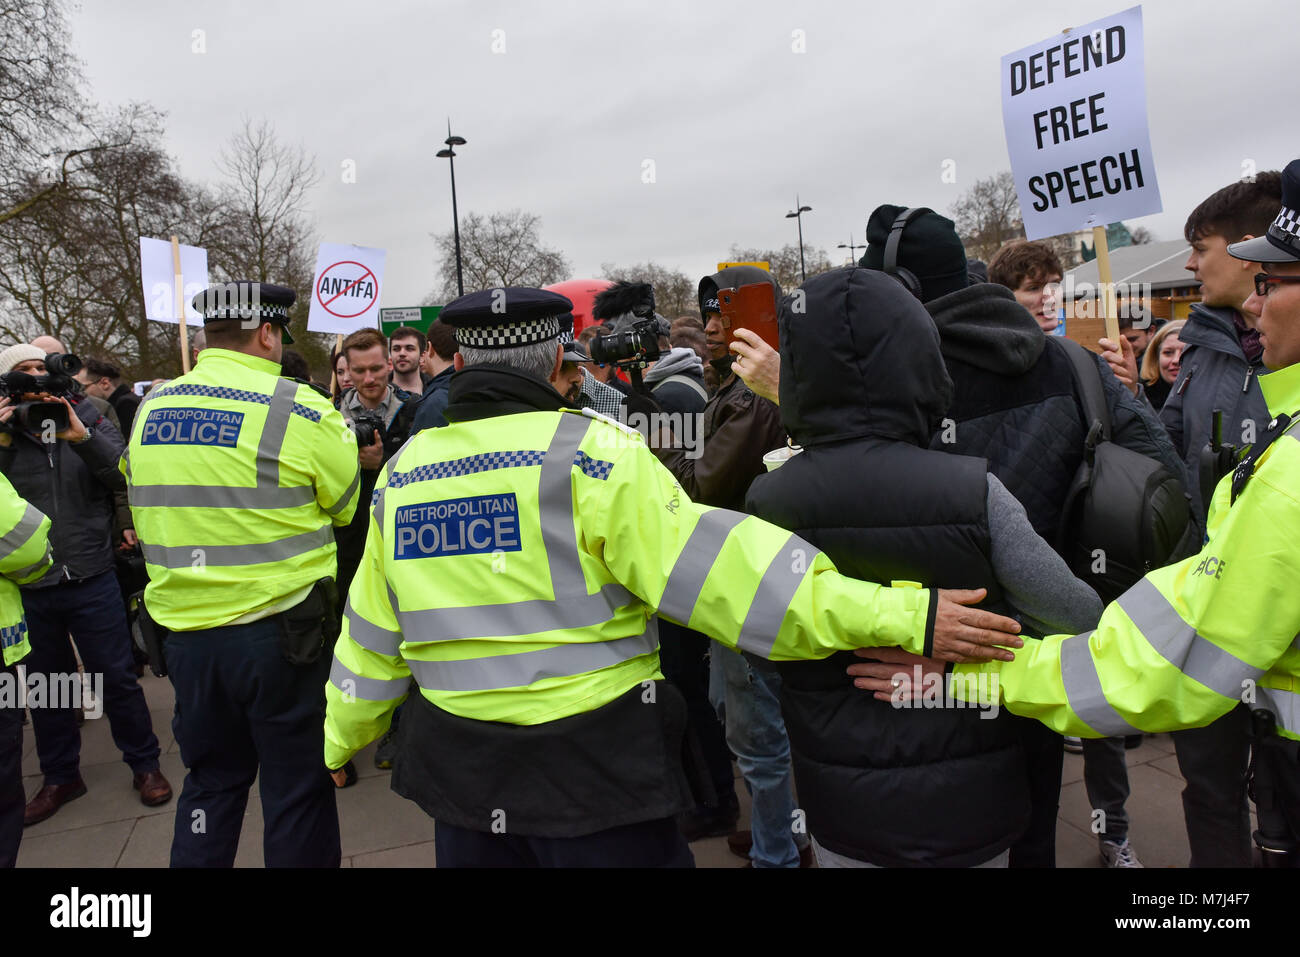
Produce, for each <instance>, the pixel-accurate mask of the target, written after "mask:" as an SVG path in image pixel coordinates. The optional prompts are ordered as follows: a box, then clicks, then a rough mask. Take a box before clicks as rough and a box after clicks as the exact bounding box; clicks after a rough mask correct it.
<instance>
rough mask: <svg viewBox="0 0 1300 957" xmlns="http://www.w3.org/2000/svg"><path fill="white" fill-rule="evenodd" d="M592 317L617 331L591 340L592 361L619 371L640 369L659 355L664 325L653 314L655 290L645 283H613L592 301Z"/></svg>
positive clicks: (664, 331)
mask: <svg viewBox="0 0 1300 957" xmlns="http://www.w3.org/2000/svg"><path fill="white" fill-rule="evenodd" d="M591 314H592V318H593V319H596V320H598V321H600V322H604V323H612V324H613V325H614V328H615V329H616V330H618V331H615V332H613V333H611V334H610V335H605V336H597V337H596V338H595V339H593V340H591V346H590V352H591V360H592V361H593V362H598V363H600V364H601V365H615V366H618V367H619V368H622V369H632V368H637V369H639V368H641V367H643V366H645V364H646V363H649V362H654V361H655V360H656V359H658V358H659V357H660V355H661V353H660V351H659V337H660V335H667V334H668V330H667V328H666V326H667V324H666V323H663V322H662V320H661V319H660V318H659V317H658V316H656V315H655V293H654V287H653V286H651V285H650V283H648V282H616V283H615V284H614V285H613V286H611V287H610V288H608V289H605V290H602V291H601V292H600V293H598V294H597V295H596V298H595V300H594V301H593V302H592V310H591Z"/></svg>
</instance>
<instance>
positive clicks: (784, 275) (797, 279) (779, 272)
mask: <svg viewBox="0 0 1300 957" xmlns="http://www.w3.org/2000/svg"><path fill="white" fill-rule="evenodd" d="M728 255H729V256H730V257H731V261H732V262H765V263H768V264H769V265H770V267H771V269H772V274H773V275H774V276H776V281H777V282H779V283H780V284H781V291H782V292H783V293H787V292H790V291H791V290H793V289H797V288H798V287H799V286H800V285H802V284H803V278H802V273H801V271H800V268H799V247H798V246H796V245H787V246H782V247H781V248H780V249H757V248H752V247H751V248H741V247H740V246H738V245H734V244H733V245H732V247H731V251H730V252H729V253H728ZM803 259H804V265H805V267H806V268H807V270H808V277H809V278H812V277H813V276H816V275H818V274H819V273H824V272H827V271H828V270H831V269H834V268H835V264H834V263H833V262H831V260H830V257H829V256H827V255H826V250H824V249H819V248H817V247H815V246H804V248H803Z"/></svg>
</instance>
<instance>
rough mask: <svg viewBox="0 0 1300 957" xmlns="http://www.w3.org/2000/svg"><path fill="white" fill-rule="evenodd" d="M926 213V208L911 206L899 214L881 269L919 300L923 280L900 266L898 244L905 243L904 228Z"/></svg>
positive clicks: (887, 243)
mask: <svg viewBox="0 0 1300 957" xmlns="http://www.w3.org/2000/svg"><path fill="white" fill-rule="evenodd" d="M924 212H928V210H927V209H926V208H925V207H924V206H911V207H909V208H907V209H905V210H903V211H902V212H901V213H899V214H898V218H897V219H895V220H894V225H892V226H891V227H889V239H887V240H885V261H884V264H883V265H882V267H881V268H882V269H883V270H884V271H885V272H886V273H888V274H889V275H891V276H893V277H894V278H895V279H897V280H898V281H899V282H901V283H902V284H903V285H904V286H905V287H906V288H907V291H908V292H910V293H911V294H912V295H914V296H915V297H916V298H917V299H921V280H919V279H917V278H916V276H915V275H914V274H913V273H912V271H911V270H910V269H904V268H903V267H901V266H899V265H898V244H899V243H901V242H902V241H903V229H904V227H906V226H907V224H908V223H909V222H910V221H911V220H913V219H915V218H916V217H917V216H919V215H920V214H921V213H924Z"/></svg>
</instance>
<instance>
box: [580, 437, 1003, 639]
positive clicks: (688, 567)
mask: <svg viewBox="0 0 1300 957" xmlns="http://www.w3.org/2000/svg"><path fill="white" fill-rule="evenodd" d="M597 427H599V428H614V426H606V425H600V426H597ZM614 458H615V462H614V465H613V468H612V469H611V471H610V480H609V481H607V482H600V483H592V486H590V487H592V488H595V489H596V491H595V492H593V494H595V495H598V496H599V500H598V501H595V502H592V503H591V507H592V508H593V510H594V515H595V521H594V523H593V527H588V526H587V525H586V524H585V523H584V527H583V531H584V533H585V534H587V535H588V536H589V545H590V547H591V548H592V549H593V551H595V552H596V554H597V555H598V556H599V557H600V558H601V560H602V561H603V562H604V563H605V565H606V567H607V568H609V570H610V572H611V573H612V574H613V575H614V577H615V578H616V579H617V580H618V581H619V582H620V583H621V584H623V585H624V586H625V587H626V588H627V589H628V590H629V591H631V592H633V593H634V594H636V595H637V596H638V597H640V598H641V599H642V600H643V601H645V602H647V603H648V604H649V605H651V606H652V607H655V608H657V609H658V610H659V612H660V614H662V615H665V616H667V617H668V618H670V619H672V620H674V621H678V622H681V623H682V624H685V625H688V626H689V627H691V628H693V629H696V630H697V631H701V632H703V633H705V634H707V635H710V636H712V637H714V638H716V639H717V640H718V641H721V642H722V643H724V644H726V645H729V646H731V647H739V648H740V649H742V650H744V651H749V652H752V653H754V654H757V655H760V656H762V657H765V658H771V659H775V660H795V659H801V658H824V657H826V656H827V655H829V654H831V653H832V652H834V651H840V650H848V649H851V648H857V647H862V646H867V645H901V646H902V647H903V648H905V649H907V650H910V651H915V652H917V653H922V652H925V653H928V654H931V655H933V656H935V657H940V658H943V659H945V660H949V661H956V660H968V659H979V660H984V659H987V658H989V657H991V656H995V655H996V656H998V657H1000V658H1003V659H1004V660H1009V659H1010V658H1012V657H1013V656H1012V654H1011V652H1009V651H1005V650H1003V649H1000V648H995V647H992V645H993V644H994V643H998V644H1002V645H1006V646H1007V647H1019V646H1020V644H1021V641H1020V639H1019V637H1017V634H1016V633H1017V632H1018V630H1019V626H1018V625H1017V624H1016V623H1015V622H1014V621H1011V620H1010V619H1008V618H1003V617H1002V616H1000V615H994V614H990V613H988V612H984V611H980V610H978V609H972V608H965V607H963V606H961V605H959V604H956V603H954V602H952V601H950V600H948V598H941V597H940V596H939V595H938V594H937V593H932V592H930V591H927V590H923V589H915V588H888V587H882V586H880V585H876V584H872V583H870V582H864V581H858V580H856V579H852V578H848V577H846V576H843V575H841V574H839V573H838V572H837V571H836V570H835V567H834V565H833V564H832V563H831V561H830V559H829V558H827V557H826V556H825V555H823V554H822V553H821V552H819V551H818V550H817V549H815V548H814V547H812V546H811V545H809V544H808V543H807V542H805V541H803V540H802V539H800V538H799V537H798V536H796V535H793V534H791V533H790V532H788V531H785V530H784V529H781V528H778V527H777V526H775V525H771V524H769V523H767V522H764V521H762V520H761V519H758V518H755V517H753V516H748V515H744V514H742V513H739V512H732V511H728V510H726V509H709V508H705V507H703V506H699V505H696V504H694V503H693V502H691V500H690V499H689V498H688V497H687V496H686V494H685V493H684V492H683V491H682V489H681V486H680V485H678V484H677V482H676V481H675V480H674V478H673V476H672V474H671V473H670V472H669V471H668V470H667V469H666V468H664V466H662V465H661V464H660V463H659V462H658V461H657V460H656V459H655V457H654V455H653V454H652V453H651V452H650V451H649V450H648V449H646V448H645V447H644V445H641V444H639V443H636V444H634V446H633V447H630V448H625V449H622V450H620V451H619V453H618V454H616V455H615V456H614ZM620 470H621V471H620ZM593 533H594V536H595V537H591V536H593ZM959 597H964V598H965V599H967V600H977V597H978V596H976V595H970V596H959Z"/></svg>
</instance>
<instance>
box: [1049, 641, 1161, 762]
mask: <svg viewBox="0 0 1300 957" xmlns="http://www.w3.org/2000/svg"><path fill="white" fill-rule="evenodd" d="M1092 636H1093V632H1091V631H1090V632H1087V633H1086V634H1082V635H1075V636H1074V637H1073V638H1067V639H1065V641H1063V642H1061V682H1062V683H1063V684H1064V685H1065V697H1066V701H1067V702H1068V703H1069V705H1070V710H1071V711H1073V712H1074V713H1075V714H1076V715H1078V716H1079V718H1080V720H1082V721H1084V722H1086V723H1087V725H1088V727H1090V728H1092V729H1093V730H1094V731H1096V732H1097V733H1098V734H1104V735H1108V736H1110V737H1122V736H1124V735H1128V734H1140V733H1141V732H1140V731H1138V729H1137V728H1135V727H1133V726H1132V725H1131V724H1129V723H1128V722H1127V721H1125V720H1124V719H1123V718H1121V717H1120V716H1119V712H1118V711H1116V710H1115V708H1114V706H1113V705H1112V704H1111V703H1110V702H1109V701H1107V700H1106V694H1105V692H1103V691H1102V690H1101V676H1100V675H1098V674H1097V663H1096V662H1095V661H1093V660H1092V652H1091V651H1090V650H1089V649H1088V639H1089V638H1091V637H1092Z"/></svg>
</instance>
